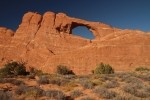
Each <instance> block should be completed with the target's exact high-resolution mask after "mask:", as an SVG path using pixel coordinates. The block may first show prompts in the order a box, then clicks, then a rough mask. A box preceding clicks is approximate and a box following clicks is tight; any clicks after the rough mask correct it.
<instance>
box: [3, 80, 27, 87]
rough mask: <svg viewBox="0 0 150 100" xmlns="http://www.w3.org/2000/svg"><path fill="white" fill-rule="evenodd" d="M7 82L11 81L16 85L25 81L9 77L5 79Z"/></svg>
mask: <svg viewBox="0 0 150 100" xmlns="http://www.w3.org/2000/svg"><path fill="white" fill-rule="evenodd" d="M5 81H6V82H7V83H11V84H14V85H17V86H18V85H20V84H25V83H24V82H23V81H21V80H16V79H7V80H5Z"/></svg>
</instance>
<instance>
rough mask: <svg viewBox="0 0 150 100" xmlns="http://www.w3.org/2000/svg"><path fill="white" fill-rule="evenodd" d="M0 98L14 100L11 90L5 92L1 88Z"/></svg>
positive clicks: (0, 99) (1, 99)
mask: <svg viewBox="0 0 150 100" xmlns="http://www.w3.org/2000/svg"><path fill="white" fill-rule="evenodd" d="M0 100H13V96H12V93H11V92H8V91H6V92H4V91H2V90H0Z"/></svg>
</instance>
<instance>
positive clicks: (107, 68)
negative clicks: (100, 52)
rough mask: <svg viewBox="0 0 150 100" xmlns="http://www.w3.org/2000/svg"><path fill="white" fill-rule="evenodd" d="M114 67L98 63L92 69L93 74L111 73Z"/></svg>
mask: <svg viewBox="0 0 150 100" xmlns="http://www.w3.org/2000/svg"><path fill="white" fill-rule="evenodd" d="M112 73H114V69H113V68H112V67H111V66H110V65H109V64H103V63H101V64H98V65H97V67H96V69H95V70H94V74H112Z"/></svg>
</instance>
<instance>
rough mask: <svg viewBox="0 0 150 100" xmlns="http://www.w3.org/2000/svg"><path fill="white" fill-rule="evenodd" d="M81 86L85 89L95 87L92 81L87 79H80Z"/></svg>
mask: <svg viewBox="0 0 150 100" xmlns="http://www.w3.org/2000/svg"><path fill="white" fill-rule="evenodd" d="M79 83H80V84H81V86H83V87H84V88H85V89H93V88H94V86H95V85H96V84H95V83H93V82H92V81H90V80H89V79H80V82H79Z"/></svg>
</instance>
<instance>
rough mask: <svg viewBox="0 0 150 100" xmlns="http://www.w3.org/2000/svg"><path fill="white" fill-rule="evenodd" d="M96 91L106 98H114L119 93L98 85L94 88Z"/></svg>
mask: <svg viewBox="0 0 150 100" xmlns="http://www.w3.org/2000/svg"><path fill="white" fill-rule="evenodd" d="M94 93H96V94H97V95H98V96H99V97H100V98H101V97H102V98H104V99H113V98H114V97H116V95H117V94H116V93H115V92H113V91H109V90H107V89H106V88H104V87H97V88H96V89H94Z"/></svg>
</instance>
